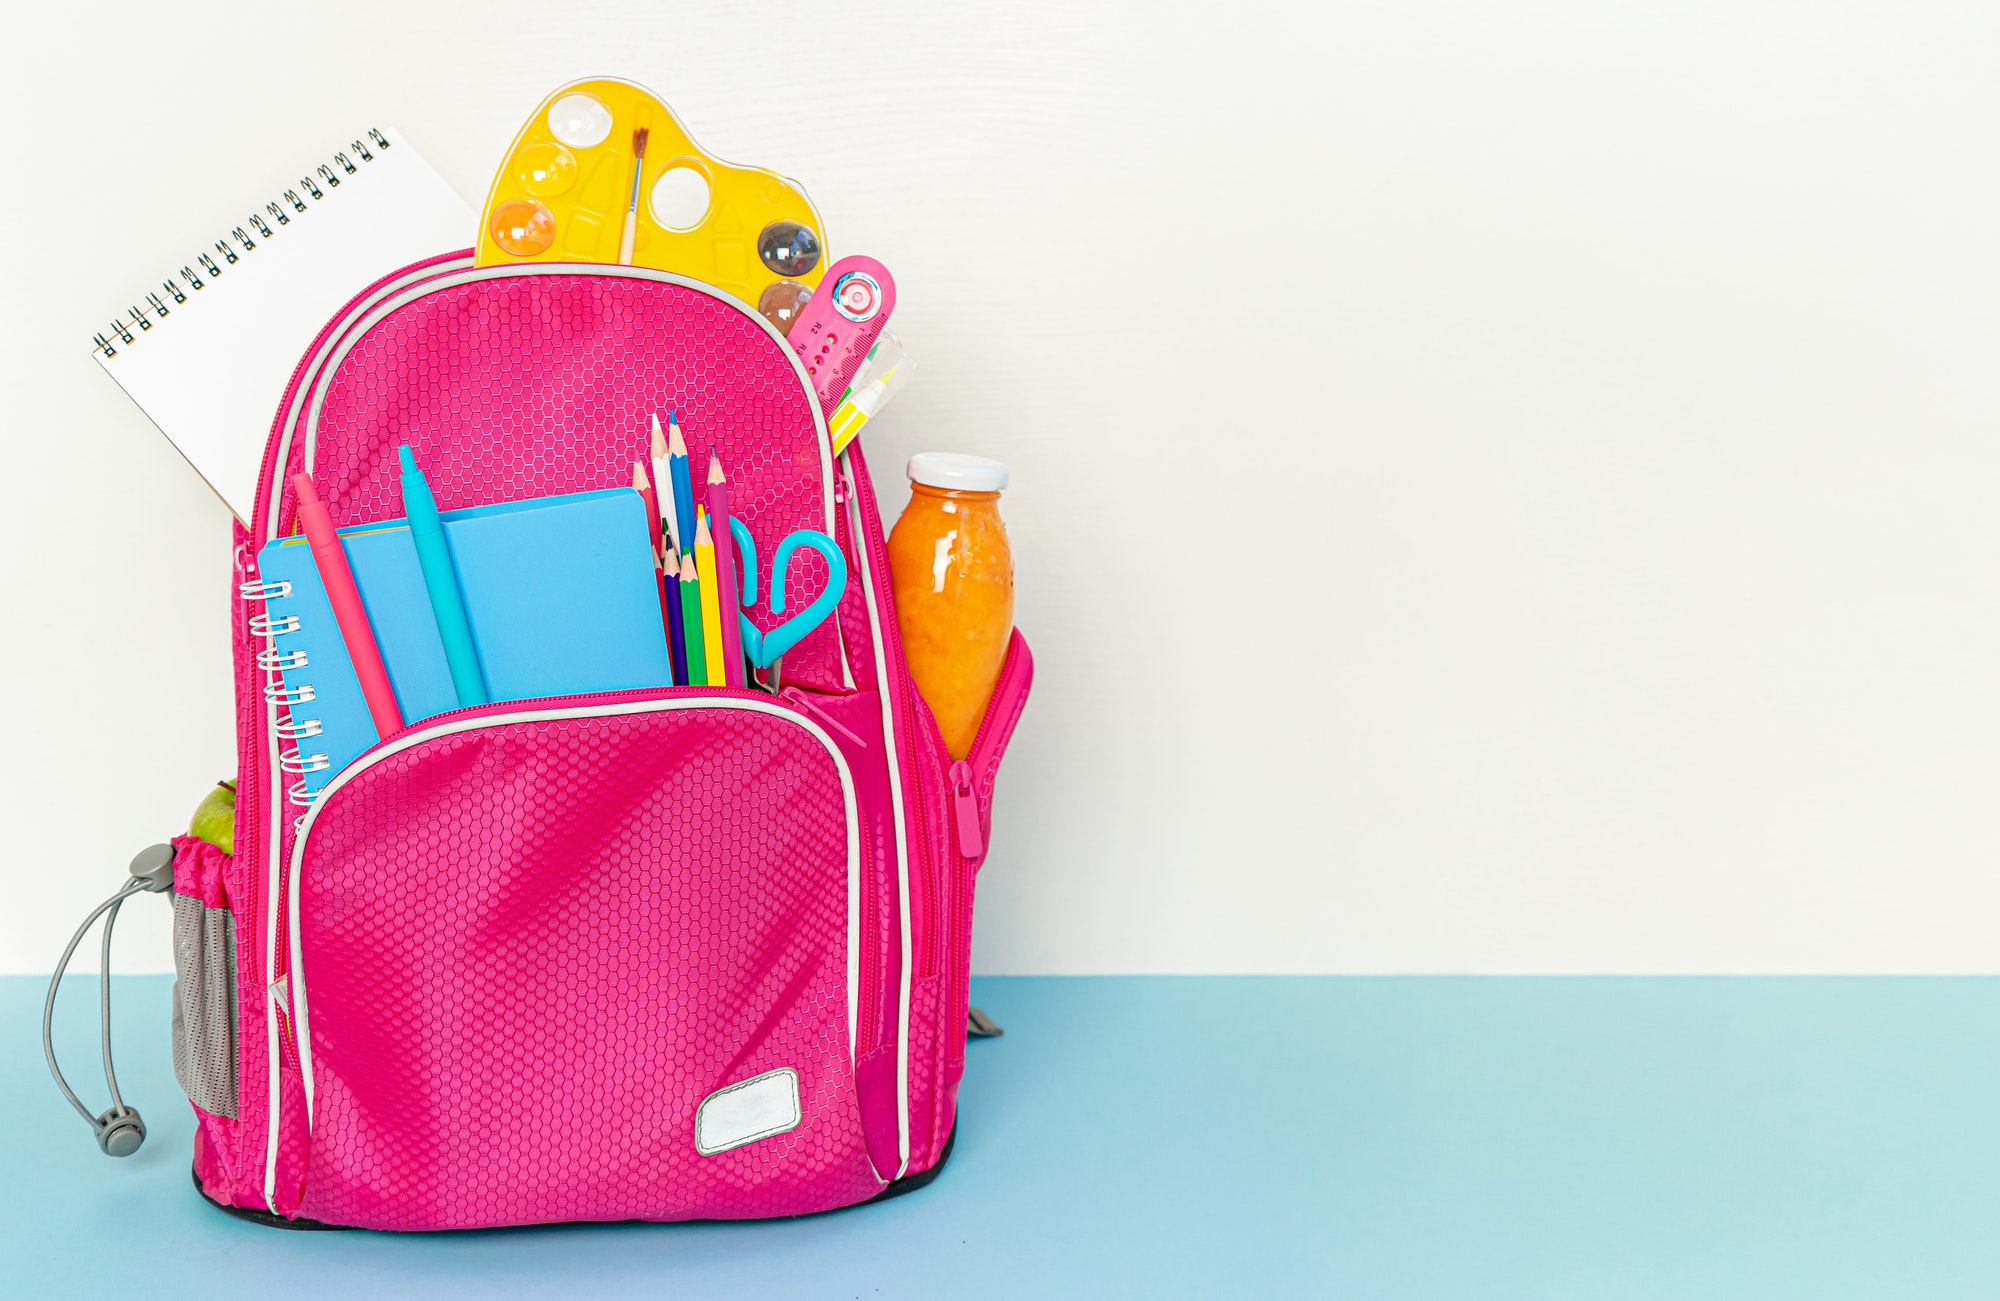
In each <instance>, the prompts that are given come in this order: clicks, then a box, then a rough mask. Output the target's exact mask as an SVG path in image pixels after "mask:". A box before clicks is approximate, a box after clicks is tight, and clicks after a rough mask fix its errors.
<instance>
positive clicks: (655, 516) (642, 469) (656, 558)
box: [632, 461, 660, 569]
mask: <svg viewBox="0 0 2000 1301" xmlns="http://www.w3.org/2000/svg"><path fill="white" fill-rule="evenodd" d="M632 490H633V491H634V492H636V493H638V494H639V499H640V500H641V501H643V502H645V503H646V536H647V537H649V538H651V539H652V540H653V568H654V569H658V568H659V567H660V503H659V500H658V499H657V498H655V497H654V496H653V484H652V481H651V480H649V479H648V478H647V477H646V463H645V462H644V461H634V462H632Z"/></svg>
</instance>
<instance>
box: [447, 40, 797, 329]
mask: <svg viewBox="0 0 2000 1301" xmlns="http://www.w3.org/2000/svg"><path fill="white" fill-rule="evenodd" d="M640 128H644V129H645V130H646V132H647V139H646V155H645V159H644V160H643V162H639V163H638V177H637V181H638V191H637V194H638V202H637V209H636V212H635V213H634V217H633V223H632V224H633V233H632V253H631V257H630V259H629V261H630V263H631V265H633V266H642V267H654V268H656V269H658V270H661V271H672V272H676V273H678V274H681V275H685V276H690V277H692V278H694V279H696V280H701V281H704V282H706V283H708V284H711V285H714V286H716V287H717V288H718V289H722V290H725V291H727V292H729V293H731V294H734V295H735V296H736V297H738V298H740V299H742V300H743V301H744V302H746V303H748V304H750V305H751V306H753V307H760V308H761V305H762V302H763V301H764V300H765V299H767V298H768V299H769V300H770V301H771V302H772V303H773V304H781V303H782V304H786V305H793V304H796V303H798V302H800V301H802V300H803V299H804V298H805V297H806V296H807V295H809V294H810V292H811V290H812V288H813V287H814V286H816V285H818V284H819V281H820V276H821V275H822V274H823V272H824V270H825V268H826V266H827V264H828V262H829V261H831V259H830V258H829V257H828V255H827V251H826V231H825V229H824V227H822V226H821V225H820V219H819V213H818V211H817V210H815V209H814V207H813V206H812V201H811V200H809V199H808V198H806V194H805V191H804V190H803V189H801V188H800V187H799V186H798V184H797V183H796V182H793V181H789V180H787V179H785V178H784V177H782V176H780V175H778V174H777V173H776V172H772V171H768V170H766V169H764V168H761V167H738V166H735V165H733V164H731V163H725V162H723V161H722V160H721V159H719V158H716V157H714V156H712V155H710V154H708V153H705V152H703V151H702V149H701V148H700V147H699V146H698V145H696V144H695V143H694V141H693V140H691V139H689V138H688V134H687V131H686V130H685V129H684V128H682V126H681V124H680V121H679V119H677V118H675V117H674V113H673V110H672V109H670V108H668V107H667V106H666V104H665V103H663V102H662V101H661V100H660V99H659V98H658V97H657V96H655V95H653V94H652V93H651V92H650V91H648V90H646V89H645V88H644V87H642V86H638V85H635V84H634V83H632V82H629V81H623V80H619V79H616V78H610V77H600V78H593V79H590V80H587V81H578V82H573V83H571V84H570V85H567V86H564V87H562V88H561V89H559V90H557V91H556V92H555V93H553V94H551V95H550V96H549V97H548V98H547V99H545V100H543V101H542V103H541V104H539V105H538V106H536V108H535V112H534V115H533V116H532V117H530V118H529V119H528V121H527V124H526V125H524V126H523V127H522V128H521V130H520V132H519V133H518V134H517V135H516V136H515V137H514V143H513V145H512V146H510V147H509V148H508V150H507V157H506V160H505V161H504V162H503V163H502V164H501V166H500V170H499V171H498V172H497V173H495V175H494V178H493V186H492V188H491V189H490V190H488V191H487V195H486V206H485V208H484V210H483V211H482V212H481V214H480V221H479V243H478V247H477V252H476V255H475V260H476V261H477V263H478V265H480V266H504V265H508V264H510V263H517V262H601V263H616V262H619V261H620V260H621V258H620V252H621V245H622V243H623V238H624V231H625V222H626V213H627V210H628V208H630V207H631V205H632V197H633V181H634V177H633V171H634V163H635V162H636V161H638V160H637V158H636V155H635V153H634V150H633V133H634V132H635V131H636V130H638V129H640ZM773 310H776V309H775V308H774V309H773ZM789 310H790V311H792V312H795V311H796V307H795V306H790V307H789ZM770 315H771V312H770V311H766V316H767V317H768V316H770ZM779 328H780V329H783V328H784V326H782V325H781V326H780V327H779Z"/></svg>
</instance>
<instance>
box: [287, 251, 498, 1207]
mask: <svg viewBox="0 0 2000 1301" xmlns="http://www.w3.org/2000/svg"><path fill="white" fill-rule="evenodd" d="M462 261H464V262H466V263H468V264H469V263H470V262H471V259H470V258H466V259H462ZM451 265H452V264H451V263H448V262H440V263H438V264H437V265H436V266H430V267H424V268H423V269H421V270H418V271H413V272H411V273H410V274H409V275H407V276H401V277H398V278H397V279H396V280H394V281H392V282H391V283H389V284H386V285H384V286H382V288H381V289H380V290H379V291H378V292H377V293H375V294H373V295H371V296H370V297H369V298H368V299H367V300H365V301H364V302H361V303H359V304H357V305H356V306H355V309H354V311H353V312H351V313H349V314H348V315H347V316H346V317H345V318H343V319H342V320H341V321H340V323H339V324H338V325H336V326H335V327H334V328H333V329H332V330H331V331H329V332H328V333H327V337H326V338H325V339H324V340H322V341H321V343H320V346H319V350H318V352H317V353H316V354H315V355H314V357H313V360H312V362H311V363H310V364H308V365H307V367H306V369H305V371H304V372H303V373H302V375H301V378H302V379H303V380H304V382H303V383H301V384H300V385H299V387H298V388H297V389H295V390H293V392H292V400H291V401H290V402H289V403H287V404H286V406H285V420H284V424H283V425H281V426H280V430H281V433H280V434H279V437H278V462H277V463H278V465H279V467H280V470H281V473H280V475H279V477H278V481H277V483H275V484H273V485H272V487H271V497H270V504H269V507H268V508H267V509H266V510H265V512H264V514H265V523H264V530H265V539H264V540H265V541H267V542H269V541H271V540H273V539H274V538H276V537H277V535H278V498H279V496H280V494H281V493H282V492H283V488H282V484H283V483H284V476H283V474H282V468H283V467H284V466H285V465H286V464H288V463H289V462H290V460H291V455H292V426H293V425H294V424H296V423H297V421H298V414H299V403H300V402H301V401H302V400H303V399H304V395H305V393H306V391H307V390H308V389H311V388H314V387H316V386H318V385H319V383H320V381H321V380H322V379H323V378H324V376H325V374H326V372H325V369H324V367H325V364H326V357H327V354H328V353H329V352H330V351H331V350H332V349H333V346H334V344H335V343H336V342H337V341H338V340H339V339H340V337H341V335H342V334H343V333H345V332H346V330H347V328H348V326H349V325H350V324H351V323H352V322H353V321H354V320H356V319H357V318H359V317H360V316H363V315H365V314H366V313H367V311H368V309H369V307H370V306H371V305H372V304H374V303H378V302H380V301H381V300H382V298H383V296H384V295H386V294H393V293H395V292H396V291H397V290H398V289H400V288H402V287H403V286H405V285H408V284H410V283H412V282H413V281H416V280H420V279H423V278H425V277H428V276H431V275H434V274H437V273H438V272H439V270H440V268H448V267H449V266H451ZM307 464H308V466H310V464H311V462H310V461H308V462H307ZM267 676H275V675H267ZM277 720H278V707H277V706H276V705H268V706H266V708H265V724H266V726H265V728H264V748H265V769H266V771H268V772H269V773H270V774H271V782H270V786H271V791H270V804H269V806H268V808H267V809H266V814H265V819H264V821H265V824H266V825H267V826H268V827H269V828H270V836H271V840H270V846H271V847H270V852H269V853H268V854H266V855H265V857H264V865H265V866H264V877H265V881H264V887H265V898H264V971H263V977H264V1047H265V1056H266V1058H268V1064H269V1075H268V1078H269V1081H270V1084H269V1091H268V1092H267V1093H266V1095H265V1107H264V1111H265V1126H264V1204H265V1205H266V1206H268V1207H270V1208H271V1214H273V1215H276V1214H278V1122H279V1110H278V1096H279V1088H280V1085H281V1084H282V1079H281V1077H280V1064H281V1062H282V1060H283V1054H282V1053H281V1052H280V1051H279V1047H278V1001H277V998H276V996H275V995H273V994H272V993H271V985H272V984H273V983H274V982H275V981H276V979H277V977H276V975H275V974H274V973H275V971H276V968H277V964H278V906H279V899H278V877H279V876H280V875H281V874H280V873H279V872H278V870H277V866H278V854H279V851H280V850H282V849H283V847H284V819H285V817H286V813H285V783H284V781H283V779H282V778H281V777H280V775H279V774H280V771H281V770H280V769H279V767H278V737H277V732H276V730H275V729H276V727H277Z"/></svg>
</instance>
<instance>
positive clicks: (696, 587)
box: [681, 551, 708, 687]
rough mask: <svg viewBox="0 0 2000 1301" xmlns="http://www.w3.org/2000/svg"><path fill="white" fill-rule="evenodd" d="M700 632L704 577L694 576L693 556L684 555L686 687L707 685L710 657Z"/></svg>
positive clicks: (683, 637) (682, 617) (683, 646)
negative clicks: (702, 582) (702, 579)
mask: <svg viewBox="0 0 2000 1301" xmlns="http://www.w3.org/2000/svg"><path fill="white" fill-rule="evenodd" d="M705 640H706V639H705V638H704V636H703V634H702V629H701V577H700V575H698V574H697V573H695V567H694V553H693V552H692V551H689V552H684V553H683V554H682V555H681V647H682V649H683V650H684V651H685V652H686V654H687V683H686V685H688V686H690V687H705V686H707V685H708V656H707V654H706V652H705V648H704V646H703V642H704V641H705Z"/></svg>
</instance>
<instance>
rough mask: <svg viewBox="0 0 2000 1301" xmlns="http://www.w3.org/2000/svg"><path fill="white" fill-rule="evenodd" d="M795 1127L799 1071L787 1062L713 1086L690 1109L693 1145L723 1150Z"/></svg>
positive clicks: (704, 1152)
mask: <svg viewBox="0 0 2000 1301" xmlns="http://www.w3.org/2000/svg"><path fill="white" fill-rule="evenodd" d="M798 1127H799V1073H798V1072H797V1071H795V1070H793V1069H792V1068H791V1067H789V1066H784V1067H780V1068H779V1069H777V1070H775V1071H766V1072H765V1073H764V1074H762V1075H757V1076H753V1077H752V1078H750V1079H747V1080H745V1081H743V1083H741V1084H732V1085H730V1086H729V1087H728V1088H726V1089H717V1090H716V1091H715V1092H713V1093H711V1094H709V1095H708V1096H707V1097H706V1098H704V1099H702V1103H701V1107H700V1108H699V1109H698V1110H697V1111H696V1112H695V1113H694V1149H695V1151H697V1152H699V1153H701V1154H702V1155H703V1156H714V1155H715V1154H716V1153H717V1152H727V1151H728V1150H729V1149H730V1148H732V1147H742V1146H743V1145H744V1144H745V1143H754V1142H756V1141H757V1140H758V1139H760V1138H769V1137H771V1136H772V1135H773V1134H783V1133H785V1132H786V1131H787V1130H793V1129H797V1128H798Z"/></svg>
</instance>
